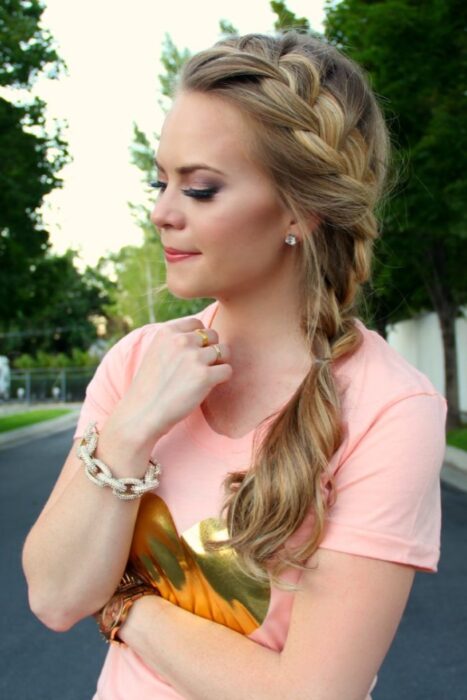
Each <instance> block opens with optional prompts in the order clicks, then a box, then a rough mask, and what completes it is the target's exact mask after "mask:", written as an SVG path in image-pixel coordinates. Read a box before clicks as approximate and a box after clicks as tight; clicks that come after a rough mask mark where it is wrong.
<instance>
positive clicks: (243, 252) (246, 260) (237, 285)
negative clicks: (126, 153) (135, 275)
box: [151, 92, 293, 299]
mask: <svg viewBox="0 0 467 700" xmlns="http://www.w3.org/2000/svg"><path fill="white" fill-rule="evenodd" d="M250 138H251V127H250V126H249V124H248V122H247V120H246V119H245V117H244V116H243V115H242V113H241V112H240V111H239V110H238V109H237V108H235V107H234V106H231V105H229V104H226V103H225V102H224V101H223V100H221V99H220V98H218V97H216V96H212V95H206V94H201V93H194V92H185V93H183V92H182V93H180V94H179V95H178V96H177V98H176V100H175V102H174V104H173V107H172V109H171V111H170V113H169V114H168V116H167V118H166V120H165V122H164V126H163V129H162V133H161V137H160V145H159V150H158V153H157V158H156V164H157V170H158V182H159V185H160V188H159V193H158V195H157V200H156V204H155V206H154V209H153V212H152V214H151V220H152V222H153V223H154V225H155V226H157V228H158V229H159V232H160V236H161V240H162V244H163V246H164V248H172V249H176V250H178V251H185V252H194V253H196V255H191V256H188V257H185V258H181V257H178V258H176V259H175V260H173V259H171V258H170V256H166V260H167V285H168V287H169V289H170V291H171V292H172V293H173V294H174V295H175V296H178V297H181V298H193V297H212V298H217V299H229V298H232V296H235V295H250V294H253V293H255V291H257V290H258V289H260V288H263V289H264V288H267V289H268V290H271V291H272V290H273V288H274V285H275V284H276V283H277V284H276V286H279V284H280V283H279V280H282V281H283V277H284V274H287V272H286V267H288V269H289V270H290V256H291V255H293V251H292V250H291V249H290V246H287V245H286V244H285V243H284V238H285V236H286V235H287V233H289V231H290V229H291V223H292V222H293V220H292V217H291V214H290V212H288V211H287V210H286V209H285V207H284V205H283V204H282V202H280V200H279V197H278V194H277V192H276V190H275V189H274V186H273V184H272V182H271V181H270V179H269V178H268V177H267V175H266V174H265V173H264V172H263V171H262V170H261V169H260V168H259V167H258V166H257V165H256V164H255V163H254V162H253V161H252V159H251V157H250V155H249V149H248V145H247V144H248V142H249V139H250ZM287 260H289V262H288V263H287Z"/></svg>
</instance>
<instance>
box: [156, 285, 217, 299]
mask: <svg viewBox="0 0 467 700" xmlns="http://www.w3.org/2000/svg"><path fill="white" fill-rule="evenodd" d="M167 289H168V291H169V292H170V293H171V294H172V296H174V297H176V298H177V299H201V298H202V297H205V296H210V295H209V294H205V293H204V290H202V289H193V288H192V289H186V288H184V287H177V286H175V287H173V286H171V285H170V284H167Z"/></svg>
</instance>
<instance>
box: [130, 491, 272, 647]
mask: <svg viewBox="0 0 467 700" xmlns="http://www.w3.org/2000/svg"><path fill="white" fill-rule="evenodd" d="M226 535H227V532H226V528H225V522H223V521H222V520H220V519H218V518H207V519H206V520H202V521H201V522H199V523H196V525H193V527H191V528H189V529H188V530H187V531H186V532H184V533H183V534H182V535H179V534H178V532H177V528H176V527H175V523H174V521H173V518H172V516H171V514H170V511H169V509H168V507H167V505H166V503H165V502H164V501H163V499H162V498H160V497H159V496H157V495H155V494H153V493H148V494H145V495H144V496H143V498H142V499H141V505H140V509H139V513H138V518H137V521H136V526H135V532H134V536H133V542H132V546H131V551H130V560H131V562H132V563H133V564H134V566H135V568H136V569H137V571H138V572H139V573H140V575H141V576H143V578H144V579H145V580H146V581H149V582H150V583H151V584H152V585H153V586H155V587H156V588H157V590H158V591H159V593H160V595H161V596H162V597H163V598H165V599H166V600H169V601H170V602H171V603H174V604H175V605H178V606H180V607H181V608H184V609H185V610H188V611H190V612H192V613H194V614H195V615H200V616H201V617H205V618H207V619H209V620H213V621H214V622H217V623H219V624H222V625H225V626H226V627H230V629H233V630H236V631H237V632H240V633H242V634H245V635H248V634H252V633H253V632H254V631H255V630H256V629H257V628H258V627H259V626H260V625H261V624H262V622H263V620H264V618H265V617H266V613H267V610H268V607H269V600H270V595H271V590H270V587H269V586H268V585H263V584H260V583H257V582H256V581H254V580H253V579H251V578H250V577H248V576H247V575H246V574H244V573H243V572H242V571H241V570H240V568H239V565H238V558H237V554H236V553H235V551H234V550H233V549H232V548H228V547H224V548H222V549H220V550H218V551H215V552H208V551H206V547H205V544H206V542H207V541H208V540H223V539H225V537H226Z"/></svg>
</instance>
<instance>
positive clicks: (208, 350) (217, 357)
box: [202, 343, 230, 365]
mask: <svg viewBox="0 0 467 700" xmlns="http://www.w3.org/2000/svg"><path fill="white" fill-rule="evenodd" d="M216 348H217V349H216ZM202 357H203V359H204V361H205V362H206V364H208V365H219V364H222V363H224V362H228V361H229V360H230V349H229V346H228V345H225V344H224V343H214V345H209V347H205V348H203V349H202Z"/></svg>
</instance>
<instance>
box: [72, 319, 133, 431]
mask: <svg viewBox="0 0 467 700" xmlns="http://www.w3.org/2000/svg"><path fill="white" fill-rule="evenodd" d="M143 335H144V326H143V327H142V328H137V329H136V330H134V331H132V332H131V333H129V334H128V335H126V336H125V337H124V338H122V339H121V340H119V341H118V342H117V343H116V344H115V345H113V346H112V347H111V348H110V350H109V351H108V352H107V353H106V354H105V355H104V357H103V358H102V360H101V362H100V364H99V366H98V367H97V369H96V371H95V373H94V376H93V378H92V379H91V381H90V382H89V384H88V386H87V388H86V396H85V400H84V403H83V405H82V407H81V412H80V415H79V418H78V423H77V426H76V430H75V433H74V436H73V439H76V438H81V437H82V436H83V434H84V431H85V430H86V427H87V426H88V425H89V423H91V422H96V423H97V429H98V430H99V431H100V430H102V427H103V426H104V424H105V422H106V420H107V418H108V417H109V416H110V415H111V414H112V412H113V411H114V409H115V407H116V406H117V404H118V402H119V401H120V399H121V398H122V396H123V395H124V393H125V391H126V390H127V389H128V387H129V385H130V384H131V380H132V378H133V374H134V371H135V361H134V358H135V355H136V352H137V349H138V346H139V345H140V341H141V339H142V337H143Z"/></svg>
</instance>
